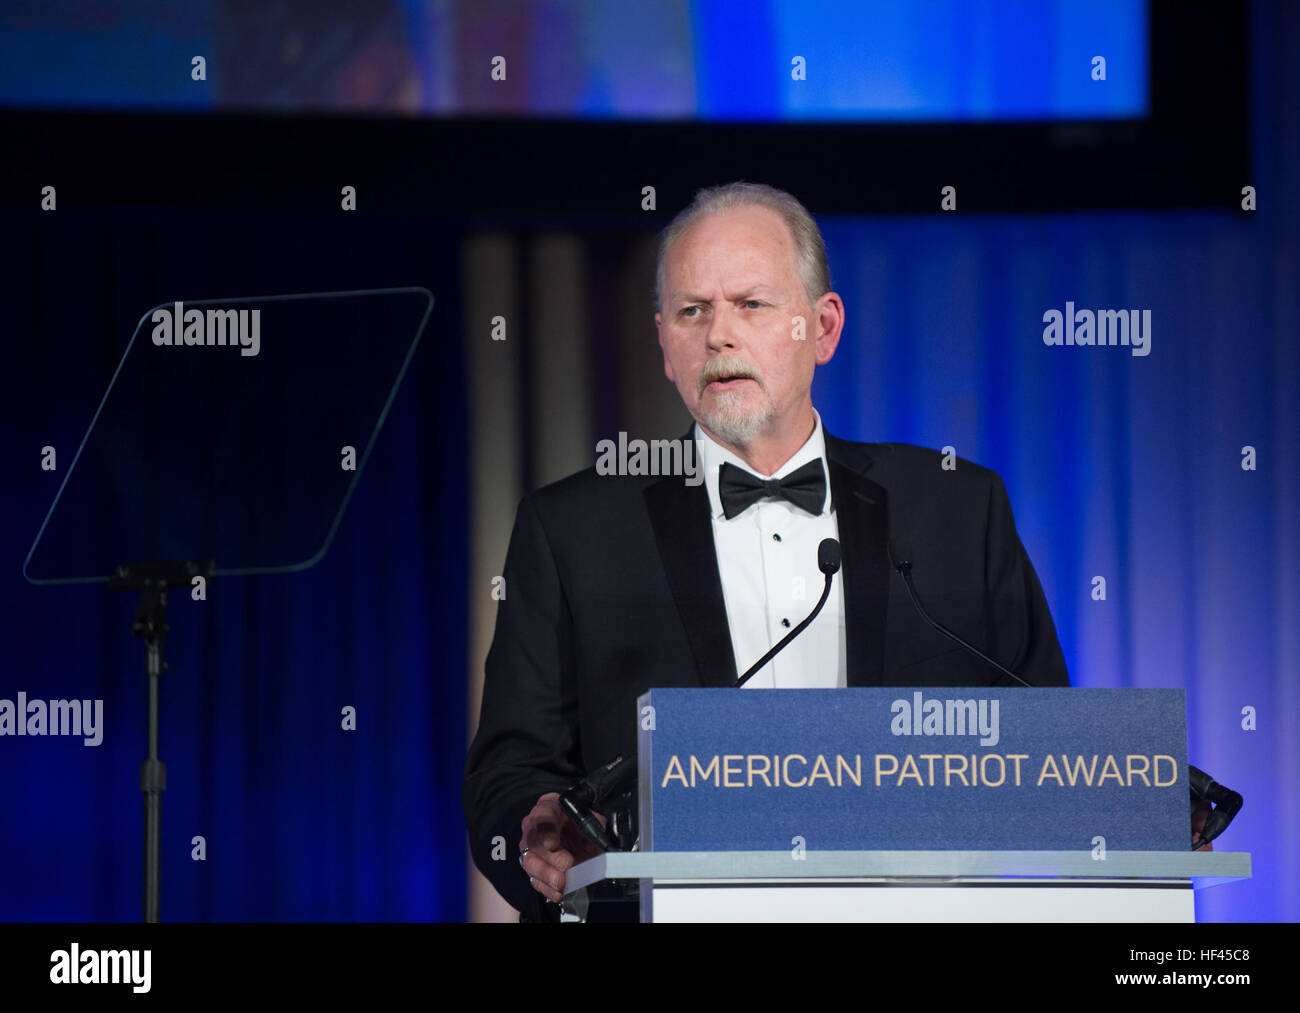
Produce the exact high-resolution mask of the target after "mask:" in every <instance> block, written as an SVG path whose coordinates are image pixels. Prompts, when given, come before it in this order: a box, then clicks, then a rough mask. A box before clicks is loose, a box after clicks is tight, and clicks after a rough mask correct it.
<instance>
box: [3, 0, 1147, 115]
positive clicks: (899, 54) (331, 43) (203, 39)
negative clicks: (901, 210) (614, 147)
mask: <svg viewBox="0 0 1300 1013" xmlns="http://www.w3.org/2000/svg"><path fill="white" fill-rule="evenodd" d="M110 6H111V9H105V8H101V7H100V6H98V5H91V4H72V3H66V2H54V3H50V4H48V5H45V4H42V5H28V6H26V7H20V8H18V9H11V10H9V11H4V12H0V27H2V28H3V31H2V32H0V104H3V105H8V106H25V107H32V106H37V107H41V106H46V107H62V108H84V109H101V108H112V109H123V108H126V109H139V110H142V111H143V110H146V109H148V110H177V111H179V110H188V111H198V110H203V109H211V110H223V111H229V110H248V111H318V112H361V111H366V112H372V113H392V114H402V115H415V116H485V115H490V116H519V117H570V118H579V119H594V120H605V119H622V120H628V119H632V120H636V119H655V120H658V119H671V120H702V121H706V122H890V121H897V122H958V121H970V122H994V121H1023V120H1105V119H1126V118H1140V117H1143V116H1145V115H1146V114H1147V111H1148V66H1147V65H1148V52H1149V45H1148V24H1147V11H1146V4H1145V3H1144V2H1142V0H1089V2H1082V0H1035V2H1034V3H1025V2H1023V0H986V2H982V3H970V2H968V0H910V2H908V3H896V2H890V3H863V2H854V0H831V2H821V3H809V2H807V0H768V2H745V3H738V2H734V0H733V2H723V0H706V2H694V3H688V2H685V0H638V2H637V3H635V4H631V3H608V2H605V0H548V2H546V3H532V4H520V3H516V2H500V0H490V2H484V0H479V2H474V3H452V4H448V3H443V2H438V0H404V2H387V3H384V2H375V3H368V4H360V5H356V9H354V10H346V9H344V10H340V9H339V8H338V5H334V4H324V5H310V4H280V3H270V4H264V5H263V4H253V5H228V4H220V3H216V2H212V0H207V2H204V0H195V2H191V3H186V4H184V5H177V4H173V3H166V2H161V0H135V2H126V3H120V4H115V5H105V7H110ZM232 8H235V9H232ZM196 56H201V57H202V58H203V64H204V66H203V68H202V75H203V76H202V79H201V80H195V79H194V74H195V71H194V70H193V68H192V62H193V58H194V57H196ZM498 58H500V59H498ZM1098 58H1100V59H1102V60H1104V75H1105V76H1104V79H1102V78H1101V77H1100V74H1101V72H1102V66H1101V65H1100V64H1097V63H1096V62H1095V61H1096V60H1097V59H1098ZM74 66H75V67H76V68H77V70H78V72H77V73H68V69H69V67H74Z"/></svg>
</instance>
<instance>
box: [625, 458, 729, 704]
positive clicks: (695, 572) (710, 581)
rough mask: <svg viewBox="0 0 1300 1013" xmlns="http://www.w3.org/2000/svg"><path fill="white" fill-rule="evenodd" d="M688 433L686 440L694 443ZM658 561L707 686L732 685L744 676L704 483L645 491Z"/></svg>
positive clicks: (677, 481) (667, 483)
mask: <svg viewBox="0 0 1300 1013" xmlns="http://www.w3.org/2000/svg"><path fill="white" fill-rule="evenodd" d="M691 438H692V437H691V434H690V433H688V434H687V436H686V439H687V440H689V439H691ZM645 500H646V509H647V510H648V511H649V514H650V523H651V525H652V526H653V528H654V534H655V542H656V543H657V545H658V547H659V557H660V559H661V560H663V564H664V572H665V573H666V574H667V575H668V586H669V588H670V589H671V590H672V594H673V600H674V601H675V602H676V603H677V612H678V614H679V615H680V616H681V620H682V625H683V626H684V627H685V628H686V639H687V640H688V641H689V642H690V645H691V653H692V654H693V655H694V656H695V667H696V669H697V671H698V675H699V678H700V684H701V685H702V686H731V685H734V683H735V681H736V677H737V675H738V674H739V673H738V672H737V671H736V659H735V656H734V654H733V652H732V649H731V627H730V625H728V623H727V605H726V601H725V600H724V599H723V597H722V578H721V577H720V576H719V575H718V555H717V550H716V549H715V548H714V545H713V522H712V519H711V518H710V515H709V493H708V490H707V489H706V488H705V487H704V483H703V482H701V483H700V484H699V485H687V484H686V482H685V481H684V480H683V479H682V478H680V477H671V478H665V479H663V480H662V481H660V482H656V483H655V484H654V485H651V486H649V487H648V488H647V489H646V491H645Z"/></svg>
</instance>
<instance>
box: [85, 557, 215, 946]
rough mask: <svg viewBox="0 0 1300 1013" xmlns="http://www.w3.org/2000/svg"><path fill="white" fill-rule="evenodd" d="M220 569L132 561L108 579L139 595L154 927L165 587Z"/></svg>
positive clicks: (147, 898) (148, 895)
mask: <svg viewBox="0 0 1300 1013" xmlns="http://www.w3.org/2000/svg"><path fill="white" fill-rule="evenodd" d="M216 567H217V565H216V562H215V561H214V560H211V559H203V560H193V559H190V560H185V561H183V562H165V563H129V564H123V565H121V566H117V567H114V569H113V573H112V575H111V576H110V577H109V578H108V587H109V590H112V591H139V592H140V604H139V606H138V607H137V608H136V610H135V618H134V619H133V620H132V621H131V633H132V635H134V636H136V637H143V638H144V670H145V675H146V677H147V678H148V680H149V704H148V707H149V717H148V733H147V735H148V753H147V755H146V756H145V761H144V763H142V764H140V791H141V792H143V793H144V914H143V920H144V922H145V923H146V924H150V925H154V924H157V923H158V920H159V914H160V908H161V893H162V795H163V792H164V791H165V790H166V788H167V765H166V764H164V763H163V762H162V760H160V759H159V758H158V689H159V682H158V680H159V676H161V675H162V674H163V672H165V671H167V662H165V661H164V660H163V642H164V641H165V640H166V639H167V630H168V627H167V621H166V620H167V589H168V588H169V587H190V586H192V585H193V583H194V578H195V577H202V578H203V580H204V581H205V582H207V581H209V580H211V579H212V573H213V571H214V570H215V569H216Z"/></svg>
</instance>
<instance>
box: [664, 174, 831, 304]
mask: <svg viewBox="0 0 1300 1013" xmlns="http://www.w3.org/2000/svg"><path fill="white" fill-rule="evenodd" d="M748 204H757V205H758V206H759V207H765V208H771V209H772V210H773V211H775V212H776V213H777V214H779V215H780V216H781V218H782V219H783V220H784V221H785V223H786V225H788V226H789V227H790V233H791V235H792V236H793V237H794V249H795V262H796V267H797V269H798V271H799V278H800V280H801V281H802V282H803V290H804V295H805V297H806V298H807V300H808V306H809V307H810V308H811V307H812V306H813V305H814V304H815V303H816V302H817V300H818V299H820V298H821V297H822V296H824V295H825V294H826V293H827V292H829V291H830V290H831V270H830V265H829V264H827V262H826V243H825V241H824V240H823V239H822V232H821V229H819V228H818V227H817V223H816V222H815V221H814V220H813V216H812V215H810V214H809V213H808V209H807V208H806V207H804V206H803V205H802V204H801V203H799V200H798V198H796V197H794V196H793V195H792V194H788V193H786V192H785V191H784V190H778V189H777V188H776V187H774V186H768V185H767V184H766V183H744V182H738V183H724V184H723V185H722V186H711V187H708V188H706V189H704V190H700V191H699V192H698V193H697V194H696V195H695V200H693V201H692V202H691V203H690V206H688V207H686V208H684V209H683V210H682V211H680V212H678V214H677V217H676V218H674V219H673V220H672V221H671V222H669V223H668V227H667V228H666V229H664V230H663V232H662V233H660V235H659V257H658V260H657V261H656V263H655V311H656V312H659V311H661V310H662V309H663V294H664V293H663V285H664V259H665V257H666V256H667V254H668V248H669V247H670V246H672V245H673V243H675V242H676V241H677V240H678V239H679V238H681V235H682V233H683V232H685V231H686V230H687V229H688V228H690V227H691V226H692V225H693V224H694V223H695V222H696V221H698V220H699V219H700V218H703V217H704V216H705V215H712V214H717V213H718V212H719V211H729V210H731V209H732V208H736V207H742V206H744V205H748Z"/></svg>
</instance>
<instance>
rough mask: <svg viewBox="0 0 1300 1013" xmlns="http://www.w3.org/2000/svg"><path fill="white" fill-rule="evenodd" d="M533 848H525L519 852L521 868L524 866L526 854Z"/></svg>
mask: <svg viewBox="0 0 1300 1013" xmlns="http://www.w3.org/2000/svg"><path fill="white" fill-rule="evenodd" d="M531 850H532V849H531V848H524V850H523V851H521V852H519V868H521V869H522V868H523V867H524V855H526V854H528V852H529V851H531Z"/></svg>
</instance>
